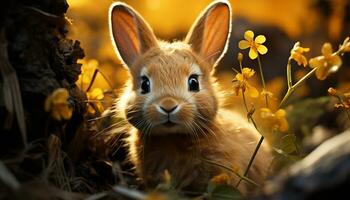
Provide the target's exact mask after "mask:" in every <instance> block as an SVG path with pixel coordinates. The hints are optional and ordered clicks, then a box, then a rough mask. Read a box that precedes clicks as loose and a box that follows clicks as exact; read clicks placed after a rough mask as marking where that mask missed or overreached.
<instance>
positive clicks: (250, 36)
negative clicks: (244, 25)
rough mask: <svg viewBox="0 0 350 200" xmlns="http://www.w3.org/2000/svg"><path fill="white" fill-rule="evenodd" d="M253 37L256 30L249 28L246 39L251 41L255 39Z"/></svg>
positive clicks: (245, 35) (245, 34)
mask: <svg viewBox="0 0 350 200" xmlns="http://www.w3.org/2000/svg"><path fill="white" fill-rule="evenodd" d="M253 38H254V32H253V31H251V30H247V31H246V32H245V33H244V39H246V40H247V41H248V42H249V41H253Z"/></svg>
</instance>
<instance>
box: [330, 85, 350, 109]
mask: <svg viewBox="0 0 350 200" xmlns="http://www.w3.org/2000/svg"><path fill="white" fill-rule="evenodd" d="M328 94H329V95H330V96H334V97H337V99H338V101H339V102H338V103H336V104H335V105H334V107H335V108H338V109H349V108H350V92H347V93H341V92H338V91H337V90H336V89H334V88H332V87H330V88H328Z"/></svg>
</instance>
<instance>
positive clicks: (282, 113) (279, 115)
mask: <svg viewBox="0 0 350 200" xmlns="http://www.w3.org/2000/svg"><path fill="white" fill-rule="evenodd" d="M275 115H276V117H277V118H284V117H285V116H286V111H285V110H283V109H278V110H277V112H276V113H275Z"/></svg>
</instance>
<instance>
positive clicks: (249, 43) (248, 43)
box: [238, 30, 267, 60]
mask: <svg viewBox="0 0 350 200" xmlns="http://www.w3.org/2000/svg"><path fill="white" fill-rule="evenodd" d="M244 39H245V40H241V41H240V42H239V43H238V47H239V48H240V49H247V48H250V50H249V57H250V58H251V59H253V60H254V59H256V58H257V57H258V53H260V54H261V55H264V54H266V53H267V48H266V46H264V45H262V44H263V43H264V42H265V41H266V38H265V36H263V35H258V36H257V37H256V38H255V40H254V32H253V31H251V30H248V31H246V32H245V33H244Z"/></svg>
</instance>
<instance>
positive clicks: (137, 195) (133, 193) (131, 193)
mask: <svg viewBox="0 0 350 200" xmlns="http://www.w3.org/2000/svg"><path fill="white" fill-rule="evenodd" d="M112 189H113V191H115V192H117V193H118V194H121V195H123V196H126V197H129V198H131V199H137V200H138V199H140V200H141V199H145V198H146V195H145V194H144V193H142V192H140V191H138V190H134V189H129V188H126V187H122V186H119V185H116V186H113V188H112Z"/></svg>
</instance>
